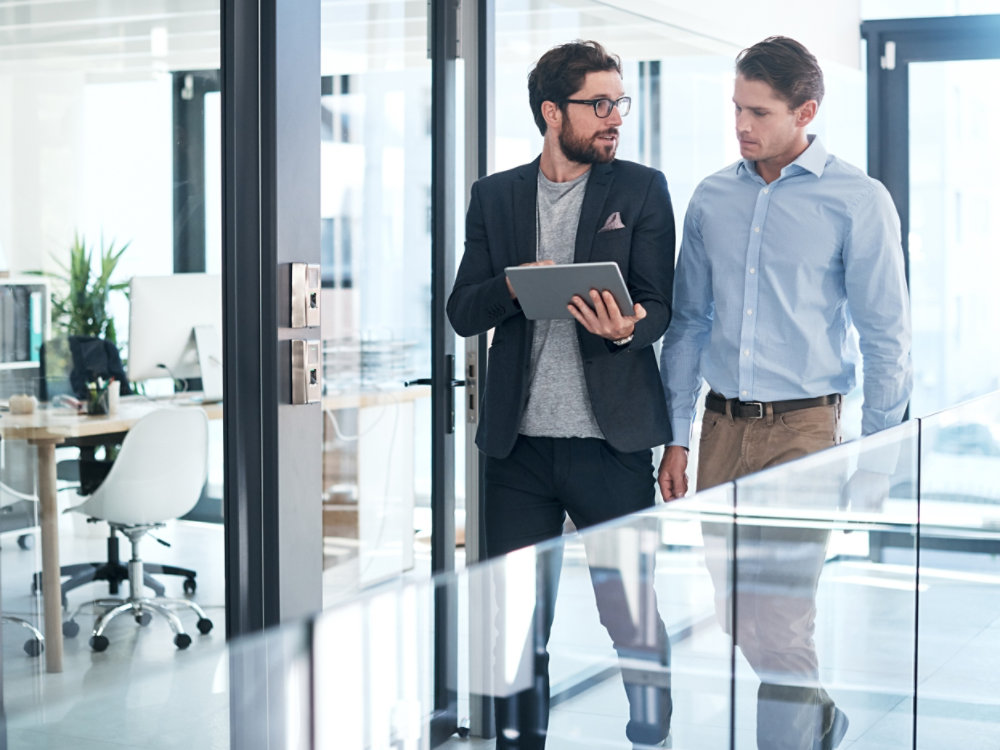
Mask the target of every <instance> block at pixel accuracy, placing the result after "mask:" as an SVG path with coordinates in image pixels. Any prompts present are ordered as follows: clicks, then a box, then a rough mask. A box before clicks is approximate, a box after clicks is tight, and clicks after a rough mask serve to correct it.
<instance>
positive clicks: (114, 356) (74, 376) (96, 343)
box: [69, 336, 132, 401]
mask: <svg viewBox="0 0 1000 750" xmlns="http://www.w3.org/2000/svg"><path fill="white" fill-rule="evenodd" d="M69 350H70V354H71V355H72V357H73V369H72V370H71V371H70V374H69V382H70V386H71V387H72V388H73V395H75V396H76V397H77V398H78V399H80V400H82V401H86V400H87V398H88V396H89V391H88V388H87V383H93V382H95V381H96V380H97V379H98V378H101V379H103V380H105V381H107V380H111V379H112V378H114V379H115V380H117V381H118V382H120V383H121V390H120V393H121V395H123V396H127V395H129V394H130V393H131V392H132V390H131V389H130V388H129V385H128V378H126V377H125V368H124V367H123V366H122V358H121V355H119V354H118V347H116V346H115V345H114V344H112V343H111V342H110V341H106V340H105V339H102V338H98V337H96V336H70V337H69Z"/></svg>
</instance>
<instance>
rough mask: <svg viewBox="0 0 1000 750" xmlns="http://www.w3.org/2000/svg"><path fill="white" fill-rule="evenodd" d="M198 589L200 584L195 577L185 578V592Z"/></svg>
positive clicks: (188, 592)
mask: <svg viewBox="0 0 1000 750" xmlns="http://www.w3.org/2000/svg"><path fill="white" fill-rule="evenodd" d="M197 589H198V584H197V583H196V582H195V580H194V579H193V578H185V579H184V593H185V594H193V593H194V592H195V591H196V590H197Z"/></svg>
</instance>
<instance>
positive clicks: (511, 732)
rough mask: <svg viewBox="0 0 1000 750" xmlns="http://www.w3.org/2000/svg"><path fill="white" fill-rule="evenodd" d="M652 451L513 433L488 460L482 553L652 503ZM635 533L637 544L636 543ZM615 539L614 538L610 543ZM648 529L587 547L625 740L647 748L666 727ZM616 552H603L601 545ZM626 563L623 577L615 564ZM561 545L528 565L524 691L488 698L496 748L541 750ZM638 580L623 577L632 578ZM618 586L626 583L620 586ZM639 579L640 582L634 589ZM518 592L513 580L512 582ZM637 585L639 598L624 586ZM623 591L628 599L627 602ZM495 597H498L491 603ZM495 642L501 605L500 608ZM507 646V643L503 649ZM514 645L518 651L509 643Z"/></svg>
mask: <svg viewBox="0 0 1000 750" xmlns="http://www.w3.org/2000/svg"><path fill="white" fill-rule="evenodd" d="M654 498H655V494H654V478H653V465H652V452H651V451H649V450H645V451H639V452H637V453H622V452H619V451H616V450H614V449H613V448H612V447H611V446H609V445H608V444H607V443H606V442H605V441H603V440H597V439H591V438H538V437H527V436H524V435H522V436H520V437H519V438H518V440H517V443H516V444H515V446H514V449H513V451H512V452H511V454H510V455H509V456H508V457H506V458H503V459H494V458H487V460H486V502H485V531H486V553H487V555H488V556H490V557H498V556H500V555H504V554H507V553H508V552H511V551H513V550H515V549H519V548H521V547H526V546H529V545H534V544H538V543H539V542H543V541H545V540H548V539H553V538H556V537H558V536H560V535H561V534H562V531H563V523H564V521H565V518H566V516H567V515H568V516H569V517H570V519H571V520H572V521H573V523H574V525H575V526H576V527H577V528H578V529H585V528H587V527H588V526H593V525H595V524H598V523H602V522H604V521H608V520H611V519H613V518H616V517H618V516H622V515H625V514H628V513H632V512H634V511H638V510H642V509H645V508H649V507H651V506H652V505H653V503H654ZM637 535H644V540H645V541H644V542H642V540H640V542H641V543H637ZM619 536H620V537H621V538H620V539H618V537H619ZM655 537H656V524H655V522H652V519H646V522H645V523H642V522H640V523H637V524H635V525H632V524H630V525H629V526H628V528H623V529H620V530H609V532H608V533H607V534H602V535H601V537H600V538H599V539H594V540H590V542H589V543H587V542H586V540H585V543H586V544H587V557H588V562H589V563H590V576H591V583H592V585H593V588H594V594H595V597H596V601H597V609H598V612H599V614H600V618H601V624H602V625H603V626H604V627H605V628H606V629H607V631H608V634H609V635H610V636H611V640H612V643H613V645H614V648H615V650H616V651H617V652H618V655H619V660H620V665H621V668H622V679H623V682H624V685H625V693H626V696H627V698H628V701H629V714H630V715H629V722H628V725H627V726H626V736H627V737H628V738H629V739H630V740H632V741H633V742H635V743H649V744H653V743H655V742H658V741H659V740H661V739H663V738H664V737H666V736H667V734H668V732H669V729H670V713H671V709H672V705H671V699H670V682H669V673H668V670H667V669H666V667H667V666H668V665H669V656H670V644H669V640H668V639H667V632H666V627H665V626H664V624H663V620H662V619H661V618H660V616H659V612H658V611H657V608H656V593H655V591H654V588H653V583H654V581H653V566H654V559H655V549H656V540H655ZM619 543H621V545H622V549H624V550H627V552H626V553H625V554H624V555H623V554H622V550H617V551H615V553H614V554H610V555H609V554H607V549H606V545H611V546H615V545H616V544H619ZM622 560H627V561H628V563H627V564H628V566H629V568H631V567H632V565H633V564H634V565H635V566H636V570H635V571H633V570H629V571H628V573H629V575H627V576H625V577H624V578H623V575H622V570H621V563H622ZM561 561H562V552H561V547H559V546H554V547H545V546H543V548H542V549H540V550H539V552H538V556H537V558H536V571H535V572H536V580H535V591H536V597H535V603H534V614H533V618H532V627H531V632H530V636H529V637H530V638H531V640H532V643H531V646H532V648H533V657H534V658H533V663H532V665H531V672H532V674H531V675H530V678H529V679H528V680H527V686H526V687H523V689H520V690H514V691H511V692H510V694H503V695H501V694H499V693H498V696H497V698H496V700H495V709H496V724H497V745H496V747H497V749H498V750H500V749H501V748H509V749H514V748H516V749H517V750H528V749H531V750H538V749H540V748H543V747H544V746H545V735H546V732H547V727H548V714H549V673H548V661H549V655H548V641H549V636H550V633H551V630H552V618H553V614H554V609H555V600H556V593H557V590H558V582H559V571H560V567H561ZM636 571H637V572H638V575H631V574H632V573H633V572H636ZM626 581H630V582H632V583H630V584H626ZM636 581H638V583H635V582H636ZM510 585H511V586H517V585H518V584H517V582H510ZM630 585H631V586H637V587H638V591H635V590H629V588H628V586H630ZM630 594H631V596H630ZM498 598H499V597H498ZM498 606H499V608H500V610H499V611H500V617H499V618H498V625H499V633H500V635H499V639H500V640H503V639H504V638H506V637H509V636H510V634H506V633H504V632H503V624H502V623H501V622H499V620H500V619H502V618H503V603H502V602H498ZM510 645H512V644H507V646H508V647H509V646H510ZM515 645H516V644H515Z"/></svg>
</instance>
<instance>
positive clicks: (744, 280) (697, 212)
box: [660, 136, 913, 446]
mask: <svg viewBox="0 0 1000 750" xmlns="http://www.w3.org/2000/svg"><path fill="white" fill-rule="evenodd" d="M809 140H810V145H809V147H808V148H807V149H806V150H805V151H804V152H803V153H802V154H801V155H799V157H798V158H797V159H796V160H795V161H793V162H792V163H791V164H789V165H788V166H787V167H785V168H784V169H783V170H782V171H781V176H780V177H779V178H778V179H777V180H775V181H774V182H772V183H770V184H767V183H766V182H765V181H764V179H763V178H762V177H761V176H760V175H759V174H757V170H756V167H755V165H754V162H753V161H748V160H746V159H743V160H741V161H738V162H736V163H735V164H732V165H730V166H728V167H726V168H725V169H722V170H720V171H719V172H716V173H715V174H713V175H711V176H709V177H707V178H705V180H703V181H702V182H701V184H700V185H698V188H697V189H696V190H695V192H694V195H693V196H692V198H691V202H690V204H689V206H688V211H687V215H686V217H685V220H684V236H683V240H682V242H681V250H680V256H679V258H678V261H677V270H676V274H675V280H674V309H673V319H672V320H671V322H670V327H669V328H668V329H667V332H666V334H665V335H664V337H663V347H662V349H661V354H660V372H661V377H662V378H663V386H664V390H665V391H666V396H667V405H668V407H669V410H670V418H671V425H672V427H673V431H674V433H673V434H674V443H673V444H674V445H684V446H687V445H688V441H689V436H690V433H691V423H692V420H693V418H694V414H695V407H696V400H697V398H698V394H699V392H700V389H701V381H702V378H704V379H705V380H706V381H707V382H708V384H709V386H710V387H711V388H712V389H713V390H715V391H717V392H719V393H721V394H723V395H724V396H726V397H727V398H739V399H740V400H741V401H783V400H786V399H799V398H811V397H815V396H822V395H825V394H829V393H841V394H846V393H848V392H849V391H850V390H851V389H852V388H853V387H854V386H855V384H856V367H857V355H858V350H857V345H856V344H855V343H854V342H855V339H854V337H853V335H852V334H851V333H850V328H851V325H852V323H853V325H854V326H855V327H856V329H857V332H858V334H859V337H858V341H859V343H860V350H861V351H860V353H861V356H862V362H863V383H864V403H863V406H862V423H861V428H862V432H863V433H864V434H869V433H872V432H876V431H878V430H881V429H885V428H886V427H891V426H893V425H895V424H897V423H899V422H900V420H901V419H902V417H903V414H904V412H905V410H906V404H907V401H908V400H909V397H910V392H911V390H912V387H913V367H912V363H911V360H910V339H911V333H910V314H909V309H910V308H909V298H908V295H907V289H906V278H905V270H904V265H903V252H902V247H901V244H900V229H899V216H898V214H897V213H896V209H895V206H894V205H893V203H892V199H891V198H890V197H889V193H888V191H887V190H886V189H885V187H884V186H883V185H882V184H881V183H880V182H878V181H877V180H874V179H872V178H871V177H869V176H868V175H866V174H865V173H864V172H862V171H861V170H859V169H857V168H856V167H853V166H851V165H850V164H847V163H846V162H843V161H841V160H840V159H838V158H837V157H835V156H832V155H830V154H828V153H827V152H826V149H825V148H824V147H823V145H822V143H820V141H819V140H818V139H816V137H815V136H809Z"/></svg>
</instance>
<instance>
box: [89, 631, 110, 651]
mask: <svg viewBox="0 0 1000 750" xmlns="http://www.w3.org/2000/svg"><path fill="white" fill-rule="evenodd" d="M90 647H91V648H92V649H94V651H104V650H105V649H106V648H107V647H108V639H107V638H105V637H104V636H103V635H92V636H91V637H90Z"/></svg>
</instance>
